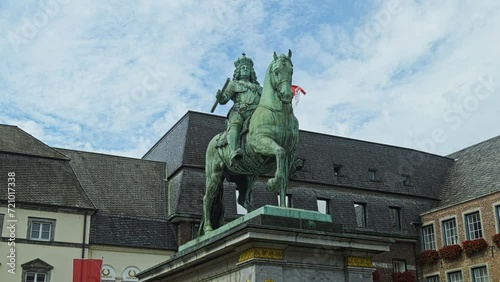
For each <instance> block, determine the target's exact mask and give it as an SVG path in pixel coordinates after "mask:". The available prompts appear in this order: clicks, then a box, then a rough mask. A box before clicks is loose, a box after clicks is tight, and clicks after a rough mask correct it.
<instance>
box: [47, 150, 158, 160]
mask: <svg viewBox="0 0 500 282" xmlns="http://www.w3.org/2000/svg"><path fill="white" fill-rule="evenodd" d="M53 148H54V149H55V150H63V151H72V152H77V153H85V154H92V155H101V156H106V157H112V158H119V159H129V160H134V161H147V162H155V163H164V162H162V161H156V160H147V159H141V158H134V157H127V156H120V155H112V154H106V153H99V152H90V151H83V150H75V149H67V148H58V147H53ZM61 154H62V153H61Z"/></svg>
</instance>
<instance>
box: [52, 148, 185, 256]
mask: <svg viewBox="0 0 500 282" xmlns="http://www.w3.org/2000/svg"><path fill="white" fill-rule="evenodd" d="M57 150H58V151H59V152H61V153H63V154H65V155H66V156H68V157H69V158H71V162H70V164H71V166H72V167H73V169H74V171H75V173H76V175H77V176H78V179H79V180H80V183H81V185H82V187H83V189H84V190H85V192H86V193H87V194H88V196H89V198H90V199H92V201H93V202H94V204H95V206H96V207H97V208H98V209H99V211H98V212H97V213H96V214H95V215H94V216H93V217H92V224H91V231H90V242H91V243H94V244H107V245H117V246H132V247H144V248H154V249H172V250H173V249H176V248H177V246H176V241H175V237H174V233H173V231H172V228H171V227H170V226H169V224H168V222H167V213H166V210H167V195H166V185H165V178H166V175H165V163H163V162H157V161H149V160H141V159H135V158H127V157H121V156H113V155H106V154H99V153H91V152H83V151H75V150H68V149H57Z"/></svg>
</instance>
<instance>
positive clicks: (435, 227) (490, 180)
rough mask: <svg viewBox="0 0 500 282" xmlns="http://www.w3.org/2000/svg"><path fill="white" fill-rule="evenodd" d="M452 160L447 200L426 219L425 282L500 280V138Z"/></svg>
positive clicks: (423, 230)
mask: <svg viewBox="0 0 500 282" xmlns="http://www.w3.org/2000/svg"><path fill="white" fill-rule="evenodd" d="M450 157H452V158H454V159H455V165H454V166H453V168H452V170H451V171H450V174H449V177H448V180H447V182H446V183H445V186H444V188H443V197H442V201H441V202H440V203H439V205H438V206H437V207H436V208H434V209H432V210H430V211H427V212H425V213H423V214H422V226H421V227H420V229H421V242H422V244H421V246H422V247H421V251H422V253H421V254H420V256H421V260H422V272H423V276H424V278H425V279H424V281H426V282H434V281H471V282H482V281H500V260H499V259H498V257H499V256H500V235H498V234H500V175H499V174H498V171H500V137H496V138H492V139H490V140H486V141H484V142H481V143H479V144H476V145H474V146H471V147H469V148H466V149H463V150H461V151H459V152H456V153H453V154H451V155H450ZM495 236H496V237H497V238H498V239H496V241H497V242H498V243H495V239H494V238H495ZM433 253H434V256H436V253H437V254H439V258H438V259H437V260H436V259H434V260H432V259H430V258H429V257H430V256H431V254H433Z"/></svg>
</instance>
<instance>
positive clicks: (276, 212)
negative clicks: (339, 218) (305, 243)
mask: <svg viewBox="0 0 500 282" xmlns="http://www.w3.org/2000/svg"><path fill="white" fill-rule="evenodd" d="M259 215H272V216H281V217H287V218H297V219H306V220H314V221H321V222H332V218H331V216H330V215H328V214H322V213H320V212H316V211H308V210H301V209H294V208H285V207H278V206H269V205H267V206H263V207H261V208H258V209H256V210H254V211H253V212H250V213H248V214H246V215H244V216H242V217H240V218H237V219H235V220H233V221H231V222H229V223H227V224H225V225H223V226H221V227H219V228H217V229H215V230H214V231H211V232H209V233H208V234H205V235H203V236H200V237H198V238H196V239H194V240H191V241H189V242H187V243H186V244H184V245H181V246H179V252H180V251H183V250H185V249H187V248H189V247H192V246H194V245H196V244H198V243H200V242H203V241H205V240H208V239H210V238H212V237H214V236H216V235H219V234H222V233H224V232H227V231H228V230H229V229H231V228H233V227H235V226H238V225H239V224H241V223H243V222H245V221H248V220H250V219H252V218H255V217H257V216H259Z"/></svg>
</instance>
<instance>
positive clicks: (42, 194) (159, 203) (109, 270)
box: [0, 125, 177, 282]
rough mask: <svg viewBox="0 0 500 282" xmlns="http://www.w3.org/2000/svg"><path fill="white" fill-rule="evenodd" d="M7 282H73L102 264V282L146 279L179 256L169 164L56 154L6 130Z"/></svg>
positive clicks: (2, 142)
mask: <svg viewBox="0 0 500 282" xmlns="http://www.w3.org/2000/svg"><path fill="white" fill-rule="evenodd" d="M0 173H1V175H2V177H1V179H2V182H3V183H4V184H5V185H1V188H0V192H1V195H0V204H1V205H0V227H1V228H0V236H1V242H0V253H1V254H2V257H4V258H5V259H4V260H2V261H1V262H0V281H22V282H42V281H43V282H54V281H72V280H73V260H74V259H100V260H102V263H103V267H102V269H101V278H102V281H138V279H137V278H136V277H135V275H136V274H137V273H139V272H140V271H141V270H143V269H145V268H147V267H149V266H151V265H154V264H157V263H160V262H162V261H164V260H165V259H167V258H168V257H169V256H170V255H171V254H173V253H174V251H175V250H176V247H177V245H176V244H175V239H174V236H173V232H172V230H171V228H170V227H169V224H168V222H167V220H166V212H165V210H166V205H165V198H166V194H165V190H166V189H165V187H166V185H165V181H164V179H165V164H164V163H161V162H152V161H144V160H140V159H133V158H124V157H117V156H110V155H104V154H95V153H88V152H80V151H74V150H65V149H55V148H51V147H49V146H47V145H45V144H43V143H42V142H40V141H39V140H37V139H35V138H34V137H32V136H31V135H29V134H27V133H26V132H24V131H22V130H21V129H19V128H17V127H15V126H5V125H0Z"/></svg>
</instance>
